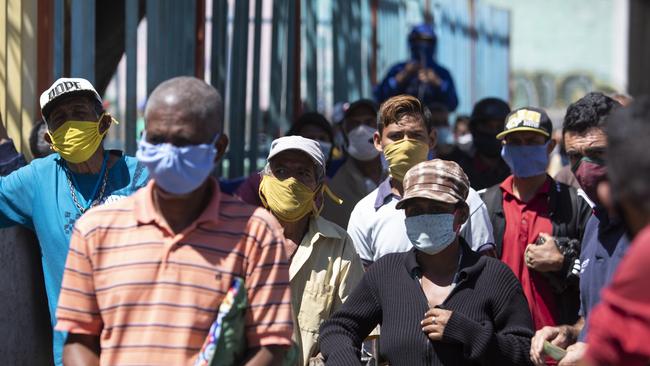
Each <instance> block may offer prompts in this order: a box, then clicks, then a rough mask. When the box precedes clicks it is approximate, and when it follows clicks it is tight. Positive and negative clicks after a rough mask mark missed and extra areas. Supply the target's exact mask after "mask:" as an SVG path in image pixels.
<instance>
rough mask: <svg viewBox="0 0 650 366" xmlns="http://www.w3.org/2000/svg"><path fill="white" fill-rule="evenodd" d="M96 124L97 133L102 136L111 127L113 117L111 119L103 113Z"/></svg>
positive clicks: (107, 114)
mask: <svg viewBox="0 0 650 366" xmlns="http://www.w3.org/2000/svg"><path fill="white" fill-rule="evenodd" d="M98 123H99V128H98V129H99V133H100V134H103V133H104V132H106V131H108V128H109V127H111V123H113V117H111V115H110V113H104V115H103V116H102V119H100V120H99V122H98Z"/></svg>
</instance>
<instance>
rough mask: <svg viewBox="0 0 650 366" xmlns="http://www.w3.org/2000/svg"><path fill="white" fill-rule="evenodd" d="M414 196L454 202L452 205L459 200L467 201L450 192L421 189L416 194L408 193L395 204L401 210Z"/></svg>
mask: <svg viewBox="0 0 650 366" xmlns="http://www.w3.org/2000/svg"><path fill="white" fill-rule="evenodd" d="M414 198H425V199H429V200H432V201H436V202H443V203H449V204H452V205H455V204H457V203H459V202H463V203H465V201H463V200H462V199H458V198H456V197H454V196H452V195H451V194H449V193H443V192H432V191H421V192H418V193H417V194H414V195H406V196H405V197H404V198H402V199H401V200H400V201H399V202H397V204H396V205H395V208H396V209H398V210H401V209H402V208H404V205H405V204H406V203H407V202H409V201H411V200H412V199H414ZM465 204H466V203H465Z"/></svg>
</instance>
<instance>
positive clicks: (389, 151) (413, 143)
mask: <svg viewBox="0 0 650 366" xmlns="http://www.w3.org/2000/svg"><path fill="white" fill-rule="evenodd" d="M428 155H429V145H427V144H425V143H424V142H421V141H418V140H412V139H407V138H403V139H401V140H398V141H395V142H392V143H390V144H388V145H386V146H385V147H384V156H385V157H386V161H387V162H388V173H389V174H390V176H391V177H392V178H394V179H397V180H398V181H400V182H401V181H402V180H404V175H406V172H407V171H408V170H409V169H411V168H412V167H413V166H415V165H416V164H418V163H421V162H423V161H425V160H427V156H428Z"/></svg>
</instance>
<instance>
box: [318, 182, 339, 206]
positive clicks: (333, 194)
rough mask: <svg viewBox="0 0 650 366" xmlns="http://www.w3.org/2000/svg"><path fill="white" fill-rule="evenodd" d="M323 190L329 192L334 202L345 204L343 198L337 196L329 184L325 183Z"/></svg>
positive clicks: (328, 195) (328, 194)
mask: <svg viewBox="0 0 650 366" xmlns="http://www.w3.org/2000/svg"><path fill="white" fill-rule="evenodd" d="M323 192H325V194H327V197H329V198H330V199H331V200H332V202H334V203H336V204H337V205H342V204H343V200H342V199H341V198H339V196H337V195H336V194H335V193H334V192H332V190H331V189H330V187H328V186H327V184H323Z"/></svg>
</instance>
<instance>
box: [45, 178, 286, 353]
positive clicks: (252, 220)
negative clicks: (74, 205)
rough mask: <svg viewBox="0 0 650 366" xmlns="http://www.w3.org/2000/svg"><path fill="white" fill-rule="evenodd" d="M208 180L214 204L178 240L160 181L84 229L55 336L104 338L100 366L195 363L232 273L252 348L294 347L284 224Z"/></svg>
mask: <svg viewBox="0 0 650 366" xmlns="http://www.w3.org/2000/svg"><path fill="white" fill-rule="evenodd" d="M210 181H211V185H212V192H213V194H212V199H211V201H210V202H209V203H208V206H207V208H206V209H205V210H204V211H203V213H202V214H201V215H200V217H199V218H198V219H197V220H196V221H195V222H194V223H192V225H190V226H189V227H188V228H187V229H185V230H184V231H183V232H182V233H180V234H176V235H174V234H173V233H172V232H171V230H170V229H169V226H168V225H167V224H166V223H165V221H164V219H162V218H161V217H159V216H158V215H157V214H156V211H155V210H154V205H153V201H152V192H153V181H150V182H149V184H148V185H147V186H146V187H145V188H142V189H141V190H139V191H137V192H136V193H135V194H134V195H133V196H131V197H127V198H124V199H122V200H120V201H118V202H115V203H112V204H108V205H104V206H100V207H97V208H94V209H92V210H90V211H89V212H88V213H87V214H85V215H84V216H83V217H81V218H80V219H79V220H78V221H77V223H76V226H75V230H74V233H73V234H72V239H71V242H70V251H69V254H68V259H67V263H66V268H65V273H64V276H63V284H62V288H61V294H60V298H59V305H58V309H57V314H56V315H57V320H58V323H57V326H56V329H58V330H61V331H68V332H70V333H80V334H93V335H98V336H100V344H101V357H100V360H101V362H100V363H101V365H133V364H138V365H143V364H147V365H190V364H192V363H193V362H194V360H195V359H196V357H197V355H198V352H199V350H200V348H201V346H202V344H203V341H204V339H205V337H206V336H207V334H208V331H209V329H210V325H211V324H212V322H213V321H214V320H215V318H216V314H217V310H218V307H219V305H220V304H221V301H222V299H223V298H224V296H225V294H226V291H227V290H228V288H229V286H230V284H231V279H232V276H233V275H234V276H241V277H242V278H244V281H245V286H246V289H247V291H248V293H247V295H248V302H249V309H248V310H247V316H246V322H247V324H246V336H247V343H248V347H250V348H253V347H258V346H267V345H290V344H291V335H292V332H293V325H292V316H291V297H290V290H289V265H288V262H287V258H286V255H285V252H284V236H283V235H282V229H281V226H280V225H279V224H278V222H277V221H276V220H275V218H273V217H272V216H271V215H270V214H269V213H268V212H267V211H266V210H264V209H262V208H257V207H253V206H249V205H247V204H245V203H242V202H241V201H240V200H238V199H236V198H234V197H231V196H228V195H226V194H222V193H220V192H219V185H218V183H217V182H216V180H214V179H212V178H211V180H210Z"/></svg>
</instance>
